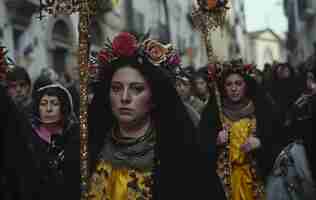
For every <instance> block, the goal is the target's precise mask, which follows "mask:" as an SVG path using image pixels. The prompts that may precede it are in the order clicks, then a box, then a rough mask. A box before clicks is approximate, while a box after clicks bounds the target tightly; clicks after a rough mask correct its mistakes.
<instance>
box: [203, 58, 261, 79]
mask: <svg viewBox="0 0 316 200" xmlns="http://www.w3.org/2000/svg"><path fill="white" fill-rule="evenodd" d="M255 70H256V67H255V66H254V65H253V64H243V63H242V61H241V60H233V61H231V62H229V63H223V64H220V63H215V64H209V65H208V78H209V80H210V81H218V80H220V79H222V76H223V75H224V74H227V73H228V72H230V73H239V74H242V75H248V76H251V77H254V76H255Z"/></svg>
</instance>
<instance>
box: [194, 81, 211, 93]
mask: <svg viewBox="0 0 316 200" xmlns="http://www.w3.org/2000/svg"><path fill="white" fill-rule="evenodd" d="M194 84H195V88H196V92H197V93H198V94H199V95H206V94H207V93H208V88H207V82H206V81H205V80H204V79H203V78H200V77H198V78H196V79H195V80H194Z"/></svg>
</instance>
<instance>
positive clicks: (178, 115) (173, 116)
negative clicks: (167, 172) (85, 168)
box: [88, 58, 195, 170]
mask: <svg viewBox="0 0 316 200" xmlns="http://www.w3.org/2000/svg"><path fill="white" fill-rule="evenodd" d="M126 66H130V67H132V68H134V69H136V70H137V71H139V72H140V73H141V74H142V75H143V76H144V78H145V79H146V80H147V81H148V83H149V85H150V88H151V93H152V102H153V104H154V105H155V108H154V110H153V112H152V113H151V115H152V119H153V120H154V124H155V127H156V133H157V137H156V138H157V145H156V146H155V147H156V148H157V151H155V152H156V154H157V155H158V157H159V158H160V159H162V160H164V159H165V158H166V157H170V156H171V157H172V156H176V155H177V157H178V159H179V160H178V162H181V158H182V156H183V155H184V154H187V155H186V156H188V155H189V154H191V153H193V150H192V149H190V147H188V145H189V144H192V143H194V142H195V139H194V137H195V126H194V124H193V122H192V121H191V119H190V117H189V115H188V113H187V111H186V108H185V106H184V104H183V102H182V100H181V98H180V97H179V96H178V94H177V91H176V89H175V87H174V85H173V83H172V81H171V79H170V74H169V73H168V72H167V71H166V70H164V69H161V68H160V67H156V66H154V65H152V64H150V63H147V62H142V63H140V62H139V61H138V60H137V59H135V58H124V59H119V60H117V61H114V62H112V65H111V66H103V67H104V70H103V73H102V79H101V81H100V82H99V83H98V86H97V89H96V93H95V96H94V98H93V100H92V102H91V104H90V106H89V111H88V124H89V127H88V128H89V153H90V159H91V162H92V163H91V165H90V166H91V170H92V169H93V168H94V167H95V164H96V160H97V155H98V153H99V152H100V151H101V149H102V147H103V142H104V138H105V137H106V135H107V134H108V133H109V131H110V130H111V128H113V126H114V123H115V121H116V119H115V117H114V116H113V114H112V110H111V105H110V97H109V93H110V85H111V80H112V76H113V74H114V73H115V72H116V71H117V70H119V69H121V68H122V67H126ZM174 146H177V148H174ZM180 151H181V152H180ZM186 151H191V152H187V153H184V152H186ZM161 163H163V162H162V161H161ZM174 164H175V163H174ZM170 165H173V164H172V163H171V164H170Z"/></svg>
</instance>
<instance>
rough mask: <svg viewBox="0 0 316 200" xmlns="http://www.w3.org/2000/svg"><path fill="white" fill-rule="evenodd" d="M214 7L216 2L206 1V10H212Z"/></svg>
mask: <svg viewBox="0 0 316 200" xmlns="http://www.w3.org/2000/svg"><path fill="white" fill-rule="evenodd" d="M216 5H217V0H207V8H208V9H209V10H212V9H214V8H215V7H216Z"/></svg>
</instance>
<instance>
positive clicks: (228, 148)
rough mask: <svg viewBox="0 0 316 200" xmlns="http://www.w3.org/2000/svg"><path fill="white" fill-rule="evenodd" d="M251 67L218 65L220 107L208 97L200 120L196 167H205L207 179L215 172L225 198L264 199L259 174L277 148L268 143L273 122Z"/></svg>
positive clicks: (265, 170)
mask: <svg viewBox="0 0 316 200" xmlns="http://www.w3.org/2000/svg"><path fill="white" fill-rule="evenodd" d="M251 71H252V70H251V69H248V68H247V67H245V66H243V65H231V66H230V67H228V68H226V69H223V71H222V72H221V74H220V75H218V76H217V79H216V80H217V81H218V85H219V92H220V97H219V98H220V99H221V103H222V107H221V109H219V107H218V105H217V102H216V101H215V98H213V100H212V101H210V102H208V104H207V106H206V108H205V110H204V112H203V114H202V119H201V123H200V142H199V144H200V149H201V152H202V156H203V158H204V159H202V160H204V164H203V165H202V166H203V167H205V169H204V170H203V169H201V170H202V171H205V170H207V169H209V172H208V173H206V174H205V179H207V180H209V179H210V177H208V176H211V175H212V173H213V172H214V173H215V171H216V172H217V175H218V177H219V178H220V182H221V183H222V186H223V188H224V191H225V194H226V198H227V199H230V200H255V199H256V200H258V199H264V192H265V191H264V178H265V176H266V175H267V174H268V173H269V172H270V169H271V168H272V166H273V161H274V158H275V157H276V155H277V152H278V150H277V147H276V146H273V143H272V142H271V138H272V136H273V135H272V131H273V130H275V129H273V128H276V126H275V125H277V124H276V122H277V121H274V120H273V117H274V115H273V113H272V112H270V111H271V109H270V108H271V107H269V104H268V101H266V100H265V98H264V94H263V92H262V91H261V90H260V89H259V87H258V86H257V84H256V81H255V80H254V79H253V78H252V77H251ZM275 142H276V143H277V141H275ZM275 151H276V152H275ZM211 172H212V173H211ZM206 195H207V194H206ZM208 195H212V193H211V192H210V193H209V194H208Z"/></svg>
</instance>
